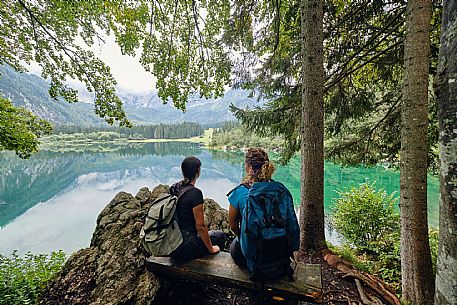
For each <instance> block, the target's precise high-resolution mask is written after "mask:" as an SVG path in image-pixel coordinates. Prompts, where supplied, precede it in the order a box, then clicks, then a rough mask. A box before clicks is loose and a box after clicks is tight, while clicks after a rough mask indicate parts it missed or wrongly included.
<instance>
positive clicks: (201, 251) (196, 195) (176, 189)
mask: <svg viewBox="0 0 457 305" xmlns="http://www.w3.org/2000/svg"><path fill="white" fill-rule="evenodd" d="M181 170H182V175H183V177H184V178H183V179H182V180H181V181H179V182H177V183H175V184H173V185H172V186H171V187H170V194H171V195H175V196H177V197H178V202H177V206H176V217H177V220H178V226H179V229H180V231H181V234H182V238H183V242H182V243H181V245H179V247H178V248H177V249H176V250H174V251H173V252H172V253H171V256H172V257H174V258H176V259H182V260H185V259H195V258H199V257H202V256H204V255H205V254H208V253H209V254H217V253H219V251H220V250H221V249H222V248H223V246H224V244H225V238H226V234H225V233H224V232H222V231H219V230H211V231H208V228H207V227H206V225H205V219H204V210H203V194H202V191H201V190H200V189H198V188H197V187H195V183H196V182H197V179H198V178H199V177H200V173H201V162H200V160H199V159H198V158H196V157H187V158H185V159H184V160H183V161H182V163H181Z"/></svg>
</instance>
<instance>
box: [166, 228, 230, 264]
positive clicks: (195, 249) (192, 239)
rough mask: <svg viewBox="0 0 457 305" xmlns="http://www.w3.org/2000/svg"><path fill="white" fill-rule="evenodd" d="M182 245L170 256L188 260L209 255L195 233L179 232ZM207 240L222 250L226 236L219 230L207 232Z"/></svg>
mask: <svg viewBox="0 0 457 305" xmlns="http://www.w3.org/2000/svg"><path fill="white" fill-rule="evenodd" d="M181 234H182V239H183V241H182V243H181V245H179V247H178V248H177V249H176V250H175V251H173V253H171V256H172V257H173V258H175V259H179V260H189V259H195V258H199V257H203V256H205V255H206V254H209V251H208V249H207V248H206V246H205V244H204V243H203V241H202V240H201V238H200V235H198V233H196V232H188V231H181ZM208 235H209V238H210V239H211V243H212V244H213V245H215V246H216V245H217V246H219V248H220V249H221V250H222V249H223V248H224V244H225V239H226V234H225V233H224V232H222V231H220V230H211V231H208Z"/></svg>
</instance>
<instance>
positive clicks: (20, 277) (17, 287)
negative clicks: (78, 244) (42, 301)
mask: <svg viewBox="0 0 457 305" xmlns="http://www.w3.org/2000/svg"><path fill="white" fill-rule="evenodd" d="M64 262H65V253H64V252H62V251H58V252H52V253H51V254H49V255H46V254H38V255H37V254H31V253H27V254H25V256H24V257H23V258H22V257H19V256H18V255H17V254H16V252H13V254H12V255H11V257H6V256H3V255H1V254H0V305H16V304H17V305H25V304H36V303H37V301H38V297H39V295H40V293H41V292H42V291H43V289H44V288H45V287H46V284H47V282H48V281H49V280H50V279H52V278H53V277H54V276H55V274H56V273H57V272H58V271H59V270H60V269H61V267H62V265H63V263H64Z"/></svg>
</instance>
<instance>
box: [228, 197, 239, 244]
mask: <svg viewBox="0 0 457 305" xmlns="http://www.w3.org/2000/svg"><path fill="white" fill-rule="evenodd" d="M229 219H230V229H231V230H232V231H233V233H235V235H236V236H238V237H239V236H240V213H239V212H238V209H236V208H234V207H233V206H232V205H231V204H230V205H229Z"/></svg>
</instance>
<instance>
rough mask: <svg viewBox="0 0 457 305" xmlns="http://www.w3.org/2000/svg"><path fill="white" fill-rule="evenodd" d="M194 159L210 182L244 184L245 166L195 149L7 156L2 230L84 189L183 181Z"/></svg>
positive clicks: (170, 146) (0, 187)
mask: <svg viewBox="0 0 457 305" xmlns="http://www.w3.org/2000/svg"><path fill="white" fill-rule="evenodd" d="M188 155H196V156H198V157H199V158H200V159H201V161H202V164H203V170H204V177H206V178H221V177H225V178H227V179H229V180H231V181H239V179H240V176H241V165H240V166H234V165H232V164H230V163H228V162H227V161H225V160H222V159H219V160H213V159H212V157H211V154H210V153H209V152H207V151H205V150H202V149H200V147H199V145H198V144H193V143H178V142H170V143H146V144H141V145H138V144H135V145H126V146H124V147H122V148H121V149H118V150H116V151H115V152H112V153H87V152H85V153H84V152H67V153H58V152H49V151H41V152H39V153H37V154H36V155H34V156H32V158H31V159H30V160H21V159H19V158H17V157H16V156H15V155H13V154H10V153H2V154H0V164H1V165H0V170H1V172H2V175H1V177H0V202H1V203H0V226H4V225H6V224H7V223H8V222H10V221H11V220H13V219H15V218H16V217H18V216H19V215H21V214H22V213H24V212H25V211H27V210H28V209H29V208H31V207H33V206H34V205H36V204H37V203H39V202H45V201H48V200H49V199H51V198H53V197H55V196H57V195H59V194H60V193H62V192H64V191H68V189H71V188H73V187H75V186H76V185H78V184H90V183H95V182H100V181H109V182H107V183H106V184H105V185H106V187H107V188H113V189H116V188H117V187H119V185H122V184H121V183H119V181H125V180H129V179H130V180H131V179H138V178H147V179H150V180H154V181H157V180H159V181H172V180H173V179H177V178H179V177H180V176H181V173H180V167H179V166H180V164H181V161H182V159H183V157H184V156H188ZM120 190H121V189H119V191H120Z"/></svg>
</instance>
